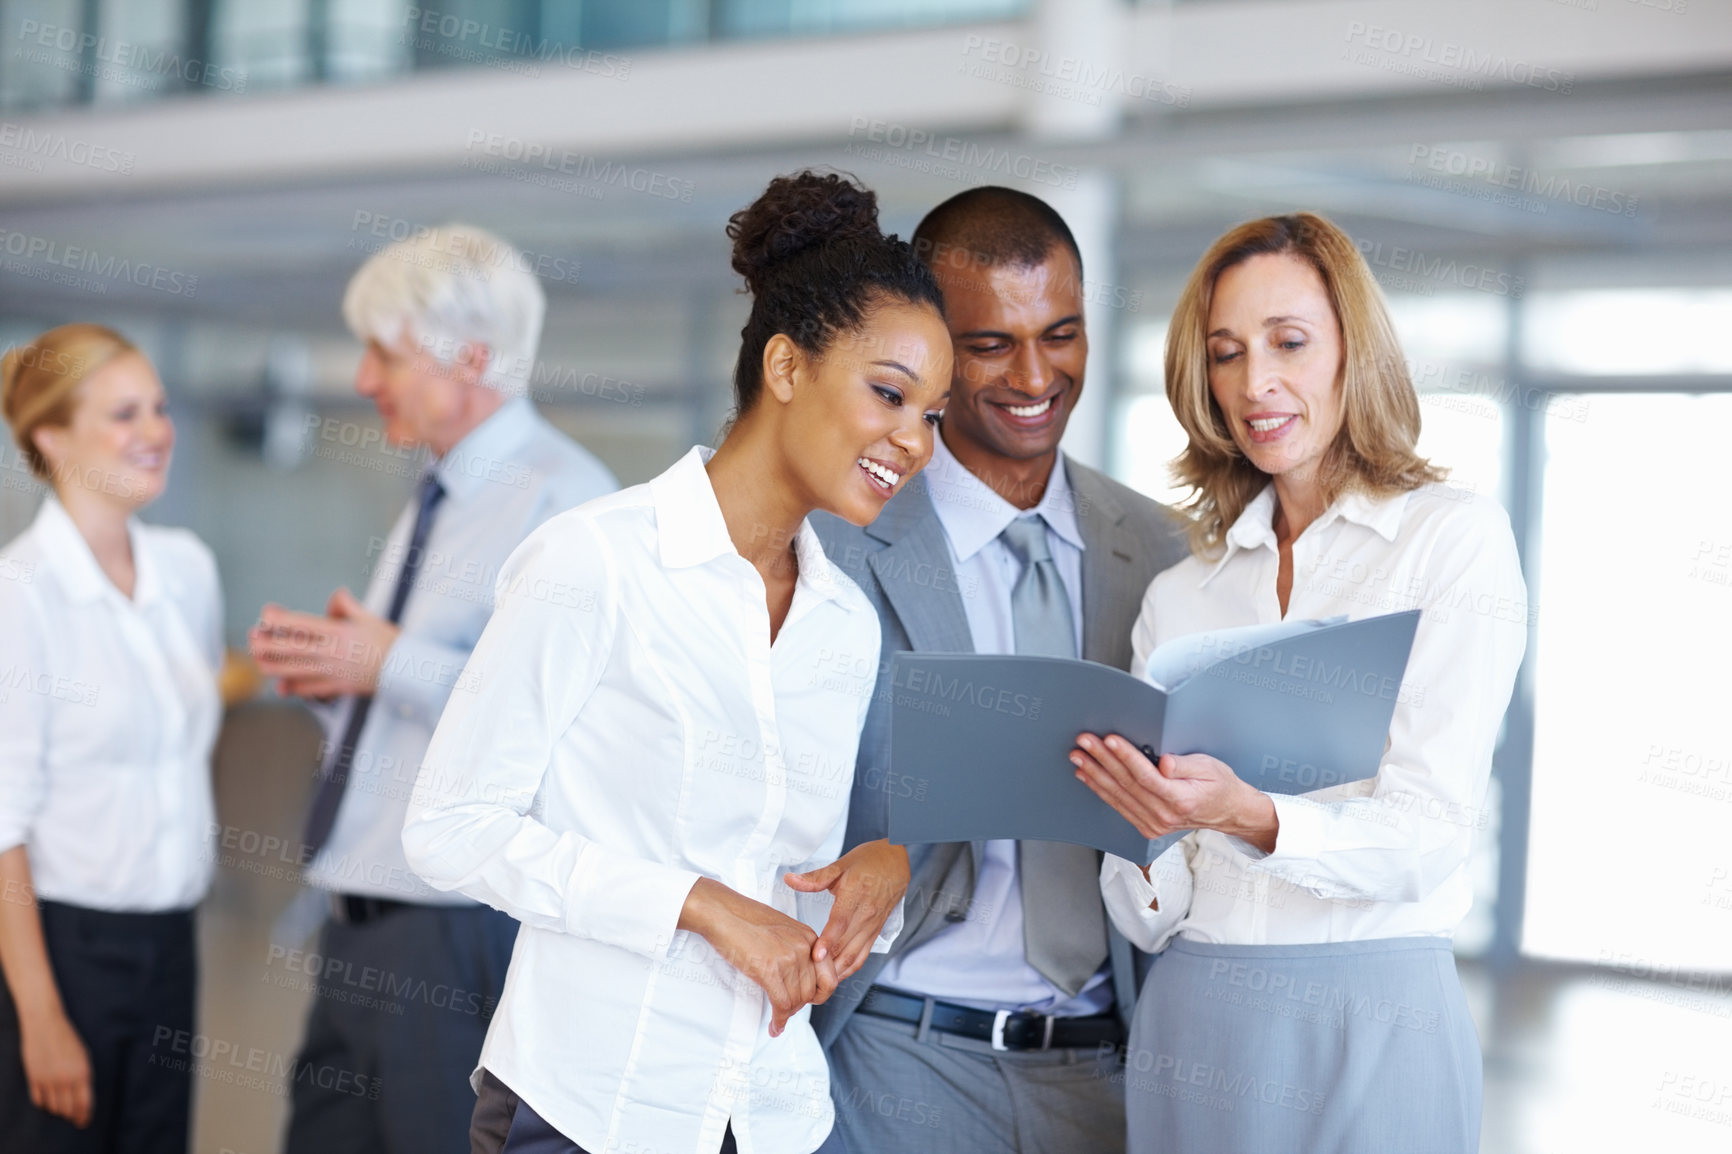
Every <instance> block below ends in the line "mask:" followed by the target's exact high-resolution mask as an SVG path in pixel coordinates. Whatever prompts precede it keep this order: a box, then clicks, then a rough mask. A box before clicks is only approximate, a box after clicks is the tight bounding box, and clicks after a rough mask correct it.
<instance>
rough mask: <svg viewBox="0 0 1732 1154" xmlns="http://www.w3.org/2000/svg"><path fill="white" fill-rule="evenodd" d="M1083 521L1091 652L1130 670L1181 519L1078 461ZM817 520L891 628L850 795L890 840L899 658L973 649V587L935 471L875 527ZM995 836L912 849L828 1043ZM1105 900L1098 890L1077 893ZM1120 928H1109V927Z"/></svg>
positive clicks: (956, 909) (822, 1028)
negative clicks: (885, 926) (1152, 588)
mask: <svg viewBox="0 0 1732 1154" xmlns="http://www.w3.org/2000/svg"><path fill="white" fill-rule="evenodd" d="M1065 468H1066V469H1067V470H1068V472H1069V476H1070V483H1071V489H1072V492H1073V493H1074V495H1075V498H1076V506H1077V510H1076V511H1077V523H1078V527H1079V529H1080V531H1081V533H1082V539H1083V546H1084V548H1083V559H1082V583H1083V588H1082V619H1083V657H1084V658H1086V659H1087V660H1089V661H1098V662H1100V663H1102V664H1103V665H1111V666H1113V667H1114V668H1115V669H1126V670H1128V669H1129V668H1130V664H1131V626H1132V625H1134V624H1135V623H1136V619H1137V613H1138V611H1139V610H1140V609H1141V608H1142V602H1143V594H1144V593H1145V592H1146V591H1147V589H1148V587H1149V582H1150V581H1152V580H1154V578H1155V574H1157V573H1159V572H1160V571H1161V570H1163V569H1165V568H1167V567H1168V566H1171V565H1174V564H1176V563H1178V562H1179V561H1180V560H1182V559H1183V558H1184V557H1185V554H1186V548H1185V539H1184V532H1183V528H1182V526H1181V523H1180V521H1179V518H1178V517H1177V515H1175V514H1174V513H1173V512H1172V511H1171V510H1169V509H1167V508H1165V507H1164V506H1161V505H1158V504H1156V503H1155V502H1153V501H1151V500H1149V499H1148V498H1147V497H1144V496H1142V495H1141V494H1139V493H1136V492H1135V491H1133V490H1131V489H1128V488H1126V487H1125V486H1123V485H1121V484H1119V483H1118V482H1117V481H1113V480H1111V479H1109V478H1108V477H1106V476H1104V475H1102V474H1101V473H1099V472H1096V471H1095V470H1093V469H1090V468H1087V467H1085V466H1083V465H1079V464H1077V463H1076V462H1075V461H1072V460H1070V459H1069V458H1068V457H1067V458H1066V459H1065ZM812 524H813V525H814V527H816V529H817V530H818V536H819V537H820V538H821V539H822V540H823V542H824V550H825V552H826V553H828V554H829V556H830V559H831V561H833V562H834V563H836V564H837V565H839V566H841V568H842V569H843V570H845V571H846V572H847V574H848V575H849V576H850V577H852V578H853V579H854V582H855V583H856V584H857V585H859V586H860V588H861V589H862V590H864V591H865V593H866V596H867V597H868V598H869V599H870V600H871V601H872V604H873V606H874V607H875V608H876V609H877V610H878V620H879V624H880V625H881V626H882V628H883V635H884V640H883V651H882V655H881V657H880V659H879V666H878V685H879V689H878V691H877V692H876V693H875V694H874V696H873V699H872V704H871V706H870V708H869V710H868V712H867V714H866V728H865V730H864V732H863V733H862V734H861V735H860V753H859V757H858V759H857V760H856V762H855V766H854V789H853V793H852V795H851V797H850V799H849V809H848V838H847V844H848V846H849V847H853V846H856V845H859V844H860V843H861V842H865V841H871V840H873V839H875V838H881V837H884V836H885V835H886V832H887V831H888V829H889V820H890V796H891V794H892V793H893V792H894V791H896V790H897V789H898V788H900V785H899V782H900V779H899V777H897V776H896V775H894V774H892V773H890V772H888V770H889V758H890V708H889V706H890V694H889V690H888V687H889V684H890V679H889V676H888V670H889V665H890V659H891V658H892V657H893V656H894V655H895V654H896V653H898V652H901V651H904V650H914V651H917V652H928V653H931V652H937V653H945V652H949V653H958V652H962V653H967V652H972V651H973V649H974V639H973V635H972V634H971V633H970V631H969V627H968V616H967V613H966V611H965V610H964V609H963V605H962V597H963V593H962V590H961V589H960V588H959V586H958V582H957V575H956V572H955V570H954V569H953V568H952V567H951V555H950V546H949V544H948V542H946V540H945V537H944V526H943V525H942V524H941V523H940V521H939V520H938V511H937V510H936V509H935V508H934V507H933V504H932V497H931V495H930V493H929V492H928V490H927V487H926V478H925V477H924V476H916V477H915V478H914V479H913V480H911V481H910V482H909V483H908V484H907V486H906V487H904V489H903V491H902V492H900V493H898V494H897V495H896V496H895V497H893V498H891V500H890V503H889V504H887V505H886V506H885V507H884V511H883V512H882V513H880V514H879V516H878V519H877V520H876V521H874V522H873V523H872V524H870V525H868V526H866V527H865V528H863V529H862V528H859V527H857V526H854V525H850V524H848V523H847V522H845V521H843V520H841V519H840V518H837V517H832V516H829V515H827V514H814V515H813V517H812ZM983 852H984V843H980V842H975V843H972V844H970V843H968V842H957V843H952V844H944V845H919V846H911V847H909V864H910V866H911V867H912V870H913V877H912V879H911V881H910V883H909V886H908V896H907V898H906V900H905V902H904V906H903V917H904V922H903V929H902V933H901V934H900V935H899V936H898V937H897V939H896V944H895V945H894V946H893V947H892V948H891V951H890V953H889V954H874V955H872V957H871V958H869V959H868V960H867V962H866V964H865V965H864V966H862V967H861V968H860V970H859V972H858V973H856V974H855V975H854V976H853V977H851V978H849V979H848V981H846V982H844V983H843V984H842V986H841V987H840V988H838V989H837V991H836V992H835V994H833V995H832V996H831V998H830V1000H829V1001H828V1002H826V1003H825V1004H824V1005H822V1006H817V1007H814V1008H813V1011H812V1026H813V1028H814V1029H815V1030H816V1031H817V1032H818V1038H819V1041H821V1042H822V1043H823V1044H824V1045H825V1046H828V1045H829V1044H830V1043H831V1042H832V1041H833V1040H834V1039H835V1038H836V1035H838V1034H839V1033H841V1031H842V1027H843V1026H844V1025H846V1024H847V1021H848V1018H849V1017H850V1016H851V1015H852V1014H853V1012H854V1010H855V1008H856V1007H858V1006H859V1004H860V1000H861V999H862V998H863V997H865V995H866V991H867V989H868V988H869V987H870V986H871V985H872V983H873V982H874V981H875V980H876V979H877V977H878V972H879V971H880V970H882V969H883V968H884V964H885V962H886V961H888V960H889V958H891V957H894V956H895V955H897V954H900V953H901V952H902V951H904V950H906V949H910V948H912V947H913V946H916V945H918V944H920V943H921V942H923V941H925V940H927V939H928V938H930V937H931V936H932V935H933V934H935V933H937V932H938V931H939V930H941V929H943V928H944V927H945V926H946V925H948V924H950V923H951V922H955V921H961V920H962V919H964V918H966V917H967V916H968V908H969V903H970V902H971V901H972V900H973V896H974V880H975V878H976V877H978V876H979V871H980V863H981V855H982V853H983ZM1077 899H1078V900H1079V901H1094V902H1099V901H1100V900H1101V898H1100V892H1099V890H1098V889H1097V890H1093V891H1091V892H1090V893H1087V894H1078V895H1077ZM1109 926H1110V923H1109ZM1109 936H1110V937H1111V939H1112V941H1111V946H1112V962H1113V987H1114V994H1115V995H1116V998H1117V1002H1118V1007H1119V1014H1120V1016H1121V1017H1123V1018H1124V1020H1125V1022H1126V1025H1127V1027H1128V1025H1129V1022H1130V1015H1131V1012H1132V1010H1133V1009H1134V1008H1135V1006H1136V980H1137V974H1136V972H1135V965H1134V962H1133V958H1132V950H1131V947H1130V945H1129V944H1128V943H1127V942H1125V940H1124V939H1123V938H1122V937H1120V936H1119V934H1118V933H1117V931H1112V932H1111V933H1110V935H1109Z"/></svg>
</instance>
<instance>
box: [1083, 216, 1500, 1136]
mask: <svg viewBox="0 0 1732 1154" xmlns="http://www.w3.org/2000/svg"><path fill="white" fill-rule="evenodd" d="M1166 374H1167V395H1168V398H1169V400H1170V401H1171V402H1172V405H1173V411H1174V412H1175V414H1176V415H1177V416H1178V418H1179V421H1180V423H1181V424H1183V425H1184V427H1185V429H1186V432H1187V433H1188V434H1189V436H1190V443H1189V445H1188V447H1187V448H1186V450H1185V452H1184V453H1183V454H1182V455H1181V456H1180V457H1179V459H1178V461H1177V463H1176V465H1175V471H1176V473H1177V475H1178V476H1179V477H1180V478H1181V479H1182V480H1184V481H1185V482H1187V483H1188V484H1189V485H1190V486H1191V489H1192V499H1191V501H1190V503H1189V505H1188V511H1189V512H1190V514H1191V516H1192V519H1193V524H1192V529H1191V546H1192V556H1191V557H1190V558H1188V559H1187V560H1185V561H1183V562H1181V563H1180V564H1179V565H1176V566H1174V567H1173V568H1172V569H1169V570H1168V571H1166V572H1165V573H1162V574H1161V575H1160V576H1159V577H1157V578H1156V579H1155V580H1154V582H1153V583H1152V584H1151V585H1150V587H1149V590H1148V594H1147V596H1146V597H1145V599H1144V602H1143V610H1142V615H1141V616H1140V617H1139V618H1138V620H1137V623H1136V627H1135V631H1134V635H1133V643H1134V646H1135V650H1136V666H1135V668H1141V667H1142V665H1143V664H1144V662H1146V660H1147V658H1148V655H1149V653H1150V652H1151V651H1152V650H1153V649H1154V648H1155V647H1156V646H1157V645H1160V644H1162V643H1164V642H1167V641H1170V640H1172V639H1174V638H1175V637H1179V636H1183V635H1186V634H1190V633H1195V632H1199V631H1202V630H1211V629H1221V628H1227V627H1232V626H1239V625H1250V624H1255V623H1259V622H1272V621H1277V620H1282V619H1289V618H1320V617H1330V616H1337V615H1346V616H1348V617H1350V618H1361V617H1369V616H1373V615H1376V614H1379V613H1386V612H1391V611H1394V610H1401V609H1410V608H1418V609H1421V610H1422V611H1423V617H1422V619H1421V622H1420V625H1419V628H1418V633H1417V635H1416V637H1415V639H1414V643H1413V651H1412V656H1411V659H1410V661H1409V664H1408V668H1407V678H1406V680H1405V682H1404V683H1403V686H1402V691H1401V694H1400V697H1399V699H1398V701H1397V704H1396V707H1395V714H1394V718H1393V720H1392V722H1391V725H1390V732H1389V745H1388V748H1387V750H1386V752H1385V754H1384V757H1383V760H1382V763H1381V765H1380V767H1379V770H1378V772H1377V774H1376V776H1375V777H1373V778H1371V779H1368V780H1365V781H1361V782H1354V783H1350V784H1346V785H1339V786H1335V787H1333V788H1330V789H1325V790H1319V791H1316V792H1314V793H1310V794H1305V795H1301V796H1297V797H1274V796H1270V795H1268V794H1264V793H1261V792H1259V791H1257V790H1255V789H1253V788H1251V787H1250V786H1248V785H1246V784H1245V783H1244V782H1243V781H1241V780H1240V779H1239V778H1238V777H1237V775H1236V774H1235V773H1234V772H1233V769H1232V767H1230V766H1227V765H1224V764H1222V763H1221V762H1219V761H1217V760H1215V759H1214V758H1210V757H1207V756H1205V755H1201V754H1185V755H1179V756H1175V755H1174V752H1172V751H1169V752H1167V753H1166V754H1165V755H1163V756H1162V757H1161V758H1160V759H1159V763H1158V765H1157V764H1155V763H1153V762H1151V761H1150V760H1149V759H1148V758H1146V757H1144V756H1143V755H1142V754H1140V753H1138V752H1137V751H1136V750H1135V749H1134V748H1132V747H1131V746H1130V745H1129V744H1128V743H1127V742H1125V740H1124V739H1123V738H1121V737H1118V736H1108V737H1105V738H1102V737H1100V736H1097V735H1094V734H1083V735H1082V736H1081V737H1080V738H1079V739H1078V743H1077V744H1078V749H1077V750H1076V751H1074V752H1073V754H1072V758H1071V760H1072V761H1073V762H1074V763H1075V764H1076V766H1077V774H1078V776H1079V777H1080V778H1081V779H1082V780H1083V781H1085V782H1086V783H1087V784H1088V785H1089V786H1090V787H1091V788H1093V789H1094V790H1095V792H1096V793H1098V794H1099V795H1100V796H1101V797H1102V798H1103V799H1105V800H1106V801H1107V802H1109V803H1110V804H1111V805H1113V806H1114V808H1116V809H1117V810H1118V811H1119V812H1120V813H1122V814H1123V815H1124V816H1125V817H1126V818H1128V819H1129V820H1130V821H1131V822H1132V823H1133V824H1135V825H1136V826H1137V827H1138V829H1139V830H1141V831H1142V832H1143V833H1144V834H1145V835H1148V836H1150V837H1155V836H1159V835H1161V834H1165V833H1168V832H1170V831H1172V830H1175V829H1193V830H1196V831H1197V832H1196V833H1193V834H1191V835H1189V836H1187V837H1185V838H1184V839H1183V840H1181V841H1180V842H1179V843H1178V844H1177V845H1175V846H1173V847H1172V848H1171V849H1170V850H1168V851H1167V852H1166V853H1165V854H1163V855H1162V856H1161V857H1160V858H1159V859H1157V860H1156V862H1155V863H1154V865H1153V866H1152V867H1150V868H1149V869H1148V870H1146V871H1145V870H1143V869H1140V868H1138V867H1137V866H1136V865H1134V864H1132V863H1130V862H1128V861H1125V860H1123V859H1119V858H1108V859H1107V861H1106V863H1105V864H1104V866H1103V868H1102V873H1101V878H1102V888H1103V892H1104V894H1105V897H1106V899H1107V906H1108V910H1109V911H1110V913H1111V914H1112V916H1113V919H1114V921H1115V923H1116V924H1117V925H1118V926H1119V928H1120V929H1121V930H1122V931H1123V932H1124V933H1125V934H1126V936H1128V937H1130V938H1131V939H1132V941H1134V942H1135V943H1136V944H1138V945H1139V946H1141V947H1143V948H1145V949H1148V950H1150V951H1161V952H1160V954H1159V956H1158V957H1157V959H1156V961H1155V963H1154V965H1153V967H1152V969H1151V971H1150V974H1149V978H1148V981H1147V983H1146V984H1145V986H1144V989H1143V992H1142V995H1141V998H1140V1001H1139V1004H1138V1009H1137V1016H1136V1021H1135V1024H1134V1028H1133V1031H1132V1035H1131V1041H1130V1047H1129V1050H1128V1052H1127V1054H1126V1063H1125V1070H1124V1077H1125V1080H1126V1104H1127V1113H1128V1116H1129V1134H1130V1149H1131V1150H1132V1151H1133V1152H1138V1151H1154V1150H1169V1149H1171V1150H1204V1149H1211V1150H1246V1151H1249V1150H1271V1149H1283V1150H1331V1151H1342V1152H1358V1151H1363V1152H1367V1154H1372V1152H1378V1151H1387V1150H1394V1149H1415V1148H1419V1147H1416V1146H1415V1143H1416V1142H1419V1143H1421V1144H1422V1146H1423V1149H1425V1150H1427V1151H1450V1152H1459V1151H1472V1150H1476V1149H1477V1148H1478V1144H1479V1119H1480V1098H1481V1064H1480V1053H1479V1045H1478V1038H1477V1036H1476V1034H1475V1032H1474V1026H1473V1021H1472V1019H1471V1018H1470V1017H1469V1015H1468V1010H1467V1005H1466V1003H1465V1001H1464V999H1463V996H1462V991H1461V985H1460V982H1459V981H1458V979H1457V977H1456V973H1455V965H1454V960H1453V955H1452V953H1451V937H1452V935H1453V934H1454V932H1455V929H1456V927H1457V926H1458V925H1459V924H1460V922H1461V920H1462V918H1463V916H1464V915H1465V914H1466V913H1467V910H1468V907H1469V905H1470V904H1471V902H1472V885H1471V880H1470V877H1469V873H1468V859H1469V853H1470V850H1471V848H1472V844H1473V837H1474V830H1475V829H1476V827H1477V824H1478V822H1477V815H1479V814H1480V813H1482V812H1483V808H1482V807H1483V805H1484V800H1485V792H1486V783H1487V779H1488V777H1489V775H1490V772H1491V762H1492V753H1493V750H1494V749H1495V747H1496V744H1497V736H1498V729H1499V724H1500V722H1501V720H1502V717H1503V712H1504V709H1505V707H1506V706H1507V705H1508V703H1509V698H1510V693H1511V691H1512V688H1513V686H1514V681H1515V675H1516V671H1517V668H1518V667H1519V666H1520V664H1521V659H1522V654H1523V651H1524V648H1525V645H1526V638H1527V626H1526V590H1525V586H1524V584H1523V581H1522V575H1521V569H1520V566H1519V563H1518V560H1517V556H1516V550H1515V542H1514V539H1513V537H1512V535H1511V533H1510V528H1509V521H1508V517H1507V516H1506V515H1505V513H1504V511H1503V509H1502V508H1500V507H1499V506H1498V505H1497V503H1496V502H1494V501H1492V500H1491V499H1490V498H1487V497H1483V496H1475V495H1473V494H1471V493H1462V492H1460V491H1457V490H1452V489H1448V488H1446V487H1444V486H1443V485H1442V484H1441V483H1440V482H1441V480H1442V473H1441V471H1440V470H1438V469H1437V468H1435V467H1433V466H1432V465H1431V464H1430V463H1429V462H1427V461H1426V460H1424V459H1423V458H1421V457H1419V456H1418V455H1417V454H1416V453H1415V452H1414V444H1415V441H1416V440H1417V437H1418V434H1419V406H1418V399H1417V397H1416V395H1415V393H1414V389H1413V385H1412V383H1411V381H1410V379H1409V377H1408V373H1407V369H1406V361H1405V359H1404V358H1403V356H1402V352H1401V349H1400V347H1399V345H1398V343H1397V341H1396V338H1395V332H1394V328H1393V326H1392V325H1391V323H1390V320H1389V315H1388V312H1387V309H1386V308H1385V305H1384V302H1383V299H1382V297H1381V295H1380V293H1379V291H1378V289H1377V286H1376V284H1375V282H1374V281H1373V280H1372V277H1371V273H1370V270H1369V269H1368V268H1367V267H1366V265H1365V262H1364V261H1363V260H1362V259H1361V257H1360V255H1359V253H1358V251H1357V250H1356V249H1355V247H1354V245H1353V242H1352V241H1351V240H1350V239H1349V238H1348V237H1347V236H1346V235H1345V234H1344V233H1343V232H1342V231H1341V230H1340V229H1339V228H1337V227H1336V226H1335V225H1333V224H1331V223H1330V222H1329V221H1327V220H1324V219H1323V218H1321V217H1318V216H1315V215H1312V214H1309V213H1300V214H1296V215H1292V216H1282V217H1271V218H1268V219H1264V220H1258V221H1253V222H1250V223H1248V224H1244V225H1241V226H1239V227H1237V228H1235V229H1233V230H1231V231H1230V232H1228V233H1227V234H1226V235H1225V236H1223V237H1222V238H1221V239H1220V240H1218V241H1217V242H1216V243H1215V245H1214V246H1213V247H1212V248H1211V249H1210V250H1209V252H1208V253H1207V254H1206V255H1205V256H1204V257H1203V259H1202V261H1201V262H1200V263H1199V264H1198V266H1197V268H1196V270H1195V271H1194V272H1193V273H1192V275H1191V278H1190V281H1189V283H1188V284H1187V285H1186V287H1185V289H1184V292H1183V293H1182V294H1181V296H1180V298H1179V302H1178V306H1177V308H1176V309H1175V312H1174V316H1173V321H1172V327H1171V330H1170V332H1169V336H1168V339H1167V352H1166ZM1420 1135H1423V1138H1421V1137H1419V1136H1420Z"/></svg>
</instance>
